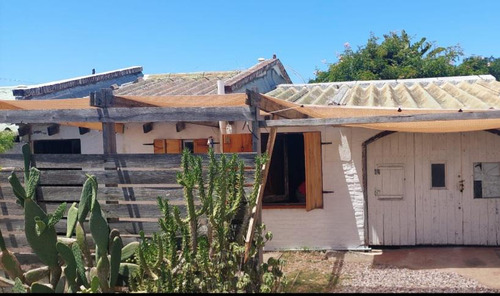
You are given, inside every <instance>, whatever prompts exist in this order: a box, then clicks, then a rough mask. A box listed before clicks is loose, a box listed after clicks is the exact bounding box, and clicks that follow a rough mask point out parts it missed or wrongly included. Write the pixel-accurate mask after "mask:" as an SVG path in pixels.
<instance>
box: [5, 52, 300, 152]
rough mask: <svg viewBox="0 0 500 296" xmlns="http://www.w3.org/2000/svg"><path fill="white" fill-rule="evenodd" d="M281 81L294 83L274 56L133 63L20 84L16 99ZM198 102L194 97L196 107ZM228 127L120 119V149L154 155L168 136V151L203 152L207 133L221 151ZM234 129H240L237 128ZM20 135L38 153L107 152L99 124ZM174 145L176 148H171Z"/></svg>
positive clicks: (231, 88)
mask: <svg viewBox="0 0 500 296" xmlns="http://www.w3.org/2000/svg"><path fill="white" fill-rule="evenodd" d="M282 83H291V80H290V78H289V76H288V74H287V72H286V70H285V68H284V66H283V64H282V63H281V61H280V60H279V59H277V58H276V56H273V58H271V59H267V60H262V59H261V60H259V62H258V63H257V64H256V65H254V66H252V67H250V68H249V69H246V70H235V71H224V72H197V73H167V74H143V69H142V67H130V68H125V69H120V70H115V71H110V72H105V73H100V74H92V75H89V76H83V77H77V78H72V79H67V80H63V81H57V82H51V83H47V84H43V85H35V86H28V87H22V88H16V89H14V90H13V95H14V97H15V99H16V100H55V99H71V98H83V97H88V96H89V94H90V93H91V92H96V91H99V90H101V89H103V88H106V89H110V90H112V91H113V94H114V95H117V96H123V97H127V96H142V97H150V96H172V95H175V96H201V95H215V94H221V93H242V92H243V93H244V92H245V90H247V89H251V90H254V91H259V92H268V91H270V90H272V89H274V88H275V87H276V85H278V84H282ZM128 102H129V103H130V101H128ZM197 103H198V102H197V101H193V104H194V105H196V104H197ZM135 104H136V105H140V104H141V103H137V102H136V103H135ZM142 104H143V106H145V105H144V103H142ZM200 106H201V105H200ZM226 126H227V123H226V122H218V121H213V122H201V123H200V122H189V121H185V122H177V123H168V124H163V123H158V122H156V123H152V122H150V123H138V124H132V123H129V124H126V125H124V124H122V123H117V124H116V125H115V132H116V133H117V137H116V141H117V149H116V152H118V153H154V152H155V149H156V152H157V153H159V152H160V151H165V147H166V142H165V140H166V139H168V140H169V143H170V144H171V145H170V147H169V148H168V149H167V150H168V151H169V152H171V151H174V150H175V151H178V150H181V149H183V148H184V147H188V148H190V149H195V150H196V152H198V146H199V145H198V144H200V145H202V146H204V148H202V149H204V150H205V149H206V147H207V144H206V143H207V138H208V135H213V139H214V143H215V147H214V148H215V149H216V151H219V149H222V147H221V148H219V146H220V139H219V134H220V133H219V130H222V131H224V132H225V131H226ZM229 127H231V125H229ZM230 132H232V133H235V134H236V133H237V131H236V130H234V132H233V131H230ZM20 135H21V136H24V139H27V138H29V141H30V142H31V143H32V145H33V150H34V153H77V154H79V153H82V154H92V153H103V143H102V126H101V124H100V123H89V122H80V123H69V124H31V125H22V128H21V130H20ZM186 137H187V138H186ZM201 139H203V141H201ZM155 143H156V146H155ZM173 145H175V146H176V147H175V148H172V147H173ZM104 146H105V145H104ZM155 147H156V148H155ZM161 147H162V148H161ZM171 149H174V150H171ZM204 150H203V151H204Z"/></svg>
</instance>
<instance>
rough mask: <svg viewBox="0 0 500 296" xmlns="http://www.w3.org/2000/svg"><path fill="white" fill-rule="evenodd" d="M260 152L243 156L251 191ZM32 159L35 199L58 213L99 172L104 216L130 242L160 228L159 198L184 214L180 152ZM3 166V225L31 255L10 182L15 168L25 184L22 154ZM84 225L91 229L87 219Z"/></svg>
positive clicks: (1, 160) (9, 238) (13, 242)
mask: <svg viewBox="0 0 500 296" xmlns="http://www.w3.org/2000/svg"><path fill="white" fill-rule="evenodd" d="M255 155H256V154H255V153H240V154H239V158H240V159H241V160H243V161H244V163H245V177H246V182H245V183H246V191H247V193H249V192H250V191H251V188H252V184H253V181H254V180H253V177H254V172H255V162H254V159H255ZM201 156H202V157H203V163H204V164H208V157H207V155H201ZM217 157H220V155H217ZM227 157H230V155H227ZM33 161H34V163H35V166H36V167H37V168H38V169H40V171H41V178H40V183H39V186H38V189H37V195H36V198H37V201H38V203H39V204H40V205H41V206H42V208H44V209H45V210H46V211H47V213H53V212H54V211H55V209H56V208H57V207H58V206H59V205H60V204H61V203H62V202H67V208H69V207H70V206H71V204H72V203H73V202H78V201H79V200H80V194H81V189H82V185H83V183H84V182H85V180H86V174H92V175H95V176H96V177H97V181H98V184H99V186H98V200H99V202H100V204H101V207H102V209H103V211H104V214H105V215H106V218H107V220H108V223H109V224H110V227H111V228H117V229H118V230H120V233H121V235H122V237H123V239H124V242H125V243H126V242H129V241H132V240H135V239H137V238H138V234H139V231H140V230H144V232H145V234H146V235H150V234H152V233H153V232H154V231H158V229H159V227H158V224H157V221H158V218H159V217H160V215H161V211H160V210H159V208H158V206H157V197H158V196H161V197H165V198H168V200H169V203H170V204H171V205H177V206H179V207H180V209H181V212H182V213H185V207H184V197H183V189H182V187H181V186H180V185H178V184H177V182H176V174H177V172H179V171H180V163H181V155H180V154H115V155H108V156H105V155H100V154H99V155H91V154H86V155H71V154H64V155H56V154H38V155H34V156H33ZM0 166H1V170H0V211H1V212H0V213H1V215H0V229H1V230H2V232H3V236H4V238H5V240H6V244H7V246H8V247H10V249H11V250H12V251H14V252H16V253H28V254H29V253H30V252H31V250H30V248H29V245H28V243H27V241H26V239H25V236H24V230H23V228H24V215H23V208H22V207H21V206H19V205H18V204H16V203H15V201H16V198H15V196H14V194H13V192H12V188H11V186H10V184H9V182H8V176H9V175H10V174H11V172H12V171H15V172H16V175H17V176H18V178H19V179H20V180H21V182H23V175H24V174H23V167H24V164H23V160H22V155H14V154H3V155H0ZM84 227H85V228H86V230H87V232H89V228H88V223H87V224H86V225H84ZM56 229H57V232H58V234H59V235H65V233H66V215H65V216H64V218H63V219H62V220H61V221H60V222H59V223H58V224H57V225H56Z"/></svg>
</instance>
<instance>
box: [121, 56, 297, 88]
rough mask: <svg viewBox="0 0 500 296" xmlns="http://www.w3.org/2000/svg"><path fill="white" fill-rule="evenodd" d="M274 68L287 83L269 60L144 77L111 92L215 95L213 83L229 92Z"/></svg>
mask: <svg viewBox="0 0 500 296" xmlns="http://www.w3.org/2000/svg"><path fill="white" fill-rule="evenodd" d="M274 66H278V68H279V69H280V72H281V74H282V75H283V77H284V78H285V80H287V81H289V82H290V83H291V80H290V78H289V77H288V74H287V73H286V71H285V70H284V68H283V65H282V64H281V62H280V60H279V59H276V58H272V59H268V60H265V61H262V62H259V63H258V64H256V65H254V66H252V67H251V68H248V69H245V70H236V71H225V72H196V73H167V74H152V75H144V77H143V79H139V80H138V81H136V82H134V83H129V84H124V85H122V86H120V87H119V88H118V89H115V90H114V91H113V93H114V94H115V95H129V96H171V95H213V94H217V80H222V81H223V82H224V89H225V92H226V93H231V92H233V91H234V90H237V89H239V88H240V87H241V86H243V85H245V84H247V83H249V82H250V81H252V80H254V79H255V78H257V77H259V76H261V75H264V74H265V72H266V71H267V70H269V69H270V68H272V67H274Z"/></svg>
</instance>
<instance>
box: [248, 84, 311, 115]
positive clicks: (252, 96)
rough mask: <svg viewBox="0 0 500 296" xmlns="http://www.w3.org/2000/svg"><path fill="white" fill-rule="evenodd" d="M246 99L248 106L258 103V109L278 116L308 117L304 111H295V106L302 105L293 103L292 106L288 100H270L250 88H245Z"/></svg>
mask: <svg viewBox="0 0 500 296" xmlns="http://www.w3.org/2000/svg"><path fill="white" fill-rule="evenodd" d="M247 95H248V100H247V104H248V105H250V106H254V105H258V106H259V108H260V110H263V111H266V112H269V113H272V114H274V115H277V116H279V117H284V118H293V119H296V118H308V117H309V116H307V115H306V114H304V113H301V112H299V111H297V110H296V109H297V108H301V107H302V105H296V104H293V106H292V107H290V106H289V105H291V103H290V102H284V104H280V102H279V100H276V101H275V100H271V99H269V98H268V97H266V96H263V95H261V94H259V93H256V92H253V91H251V90H247Z"/></svg>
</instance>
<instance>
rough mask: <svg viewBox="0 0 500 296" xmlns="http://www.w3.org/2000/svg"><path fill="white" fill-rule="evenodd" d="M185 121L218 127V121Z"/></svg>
mask: <svg viewBox="0 0 500 296" xmlns="http://www.w3.org/2000/svg"><path fill="white" fill-rule="evenodd" d="M186 123H189V124H195V125H202V126H209V127H215V128H219V122H218V121H200V122H196V121H186Z"/></svg>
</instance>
